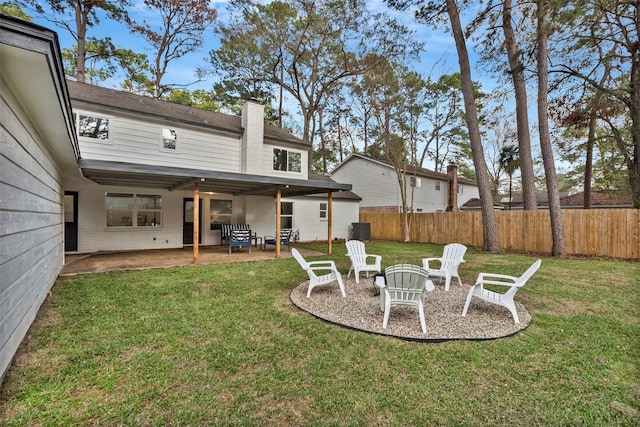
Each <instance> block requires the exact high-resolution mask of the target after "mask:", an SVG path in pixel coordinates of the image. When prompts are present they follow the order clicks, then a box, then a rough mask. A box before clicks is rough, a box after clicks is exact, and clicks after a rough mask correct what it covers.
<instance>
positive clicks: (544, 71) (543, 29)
mask: <svg viewBox="0 0 640 427" xmlns="http://www.w3.org/2000/svg"><path fill="white" fill-rule="evenodd" d="M537 6H538V11H537V13H538V40H537V47H538V54H537V58H536V59H537V62H538V64H537V71H538V127H539V132H540V150H541V151H542V161H543V162H544V175H545V179H546V182H547V195H548V196H549V214H550V215H551V234H552V236H553V245H552V247H551V255H553V256H563V255H565V253H566V247H565V240H564V226H563V224H562V209H560V194H559V192H558V180H557V177H556V166H555V162H554V160H553V148H552V147H551V137H550V135H549V117H548V115H549V110H548V104H547V92H548V85H549V69H548V57H547V55H548V52H547V31H548V30H547V23H546V10H545V7H544V6H545V0H538V2H537Z"/></svg>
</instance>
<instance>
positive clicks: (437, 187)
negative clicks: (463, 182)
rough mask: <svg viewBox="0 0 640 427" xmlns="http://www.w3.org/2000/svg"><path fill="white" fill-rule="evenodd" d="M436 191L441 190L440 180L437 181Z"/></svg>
mask: <svg viewBox="0 0 640 427" xmlns="http://www.w3.org/2000/svg"><path fill="white" fill-rule="evenodd" d="M436 191H440V181H436Z"/></svg>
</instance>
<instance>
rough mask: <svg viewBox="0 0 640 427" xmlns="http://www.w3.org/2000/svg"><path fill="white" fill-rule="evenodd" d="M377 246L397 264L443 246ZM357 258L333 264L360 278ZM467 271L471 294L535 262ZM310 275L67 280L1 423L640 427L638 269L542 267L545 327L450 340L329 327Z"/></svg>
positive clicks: (23, 354)
mask: <svg viewBox="0 0 640 427" xmlns="http://www.w3.org/2000/svg"><path fill="white" fill-rule="evenodd" d="M308 246H309V247H313V248H315V249H318V250H326V246H323V245H317V246H314V245H308ZM367 250H368V252H370V253H376V254H380V255H382V260H383V266H389V265H391V264H395V263H399V262H408V263H413V264H420V260H421V258H423V257H427V256H439V255H440V254H441V253H442V246H437V245H424V244H411V243H408V244H404V243H387V242H370V243H367ZM344 254H345V248H344V245H342V244H337V245H334V255H333V256H331V257H328V256H327V257H324V258H331V259H334V260H335V261H336V263H337V264H338V267H339V268H340V270H341V271H342V272H343V273H344V274H346V272H347V271H348V268H349V265H348V263H347V261H348V259H347V258H346V257H345V256H344ZM324 258H323V259H324ZM465 259H466V260H467V262H466V263H465V264H463V265H462V266H461V268H460V274H461V276H462V280H463V281H464V282H465V283H473V282H474V281H475V278H476V275H477V274H478V273H479V272H481V271H490V272H501V273H505V274H513V275H519V274H521V273H522V272H524V270H525V269H526V268H527V267H528V266H529V265H531V263H532V262H533V261H534V260H535V259H536V258H535V257H531V256H524V255H515V254H507V255H487V254H483V253H482V252H480V251H479V250H477V249H475V248H470V249H469V251H468V252H467V255H466V257H465ZM304 280H306V275H305V274H304V272H303V271H302V270H301V269H300V268H299V266H298V265H297V263H296V262H295V260H293V259H280V260H272V261H260V262H251V263H234V264H218V265H211V266H198V267H180V268H171V269H166V270H150V271H136V272H118V273H103V274H93V275H81V276H75V277H64V278H60V279H59V280H58V282H57V283H56V285H55V286H54V288H53V290H52V295H51V297H49V298H48V300H47V301H46V303H45V304H44V306H43V308H42V310H41V311H40V313H39V316H38V319H37V320H36V322H35V324H34V326H33V327H32V329H31V331H30V333H29V335H28V338H27V339H26V340H25V342H24V343H23V345H22V347H21V350H20V351H19V353H18V355H17V356H16V359H15V361H14V364H13V365H12V367H11V368H10V370H9V372H8V373H7V375H6V376H5V379H4V383H3V385H2V390H1V391H0V425H6V426H13V425H41V426H60V425H68V426H76V425H101V426H106V425H252V426H253V425H265V426H267V425H268V426H271V425H336V426H337V425H353V426H360V425H385V426H386V425H402V426H404V425H473V426H482V425H486V426H495V425H517V426H537V425H538V426H560V425H562V426H564V425H588V426H616V425H618V426H637V425H639V424H640V415H639V414H640V365H639V364H640V263H637V262H635V263H632V262H626V261H619V260H610V259H565V260H555V259H543V261H542V267H541V268H540V270H539V271H538V272H537V273H536V274H535V275H534V276H533V278H532V279H531V280H530V281H529V283H528V284H527V286H525V288H523V289H522V290H521V291H520V292H519V293H518V295H517V296H516V299H517V300H519V301H520V302H522V303H523V304H524V305H525V306H526V307H527V308H528V309H529V310H530V312H531V313H532V315H533V322H532V324H531V325H530V326H529V328H527V329H526V330H524V331H523V332H522V333H520V334H517V335H515V336H513V337H510V338H504V339H499V340H493V341H476V342H472V341H449V342H444V343H437V344H433V343H431V344H418V343H412V342H407V341H401V340H398V339H395V338H389V337H382V336H377V335H372V334H367V333H363V332H358V331H353V330H349V329H345V328H342V327H338V326H335V325H332V324H328V323H325V322H322V321H320V320H317V319H316V318H314V317H312V316H311V315H309V314H307V313H305V312H302V311H300V310H298V309H297V308H296V307H294V306H293V305H292V303H291V302H290V301H289V292H290V291H291V289H293V288H294V287H295V286H297V285H298V284H299V283H300V282H302V281H304ZM366 283H368V282H366ZM452 286H457V285H455V284H452ZM312 298H313V295H312ZM380 321H381V322H382V313H381V314H380ZM427 322H428V319H427Z"/></svg>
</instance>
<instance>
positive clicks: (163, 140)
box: [158, 126, 178, 153]
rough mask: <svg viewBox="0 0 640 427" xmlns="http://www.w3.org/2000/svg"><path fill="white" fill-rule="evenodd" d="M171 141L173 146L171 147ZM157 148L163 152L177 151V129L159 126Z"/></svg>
mask: <svg viewBox="0 0 640 427" xmlns="http://www.w3.org/2000/svg"><path fill="white" fill-rule="evenodd" d="M171 142H173V148H171V146H170V145H171ZM158 144H159V145H158V148H159V149H160V151H164V152H165V153H177V152H178V131H177V130H176V129H175V128H168V127H164V126H163V127H160V138H159V141H158Z"/></svg>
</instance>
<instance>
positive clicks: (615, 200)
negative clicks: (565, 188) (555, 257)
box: [462, 191, 633, 209]
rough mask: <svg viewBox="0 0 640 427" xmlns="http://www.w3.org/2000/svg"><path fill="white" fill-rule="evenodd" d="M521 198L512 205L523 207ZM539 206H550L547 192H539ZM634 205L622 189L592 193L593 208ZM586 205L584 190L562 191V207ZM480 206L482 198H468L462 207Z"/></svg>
mask: <svg viewBox="0 0 640 427" xmlns="http://www.w3.org/2000/svg"><path fill="white" fill-rule="evenodd" d="M518 196H519V200H518V201H516V200H515V195H514V201H513V203H512V207H514V208H516V209H522V195H518ZM537 198H538V207H539V208H544V209H547V208H548V207H549V203H548V201H547V200H548V197H547V193H538V194H537ZM632 205H633V203H632V200H631V195H629V194H628V193H625V192H622V191H611V192H606V193H596V192H593V193H591V207H592V208H602V207H618V208H625V207H631V206H632ZM494 206H495V207H496V208H497V209H501V208H505V209H508V208H509V202H506V203H500V202H494ZM583 206H584V192H581V193H576V194H572V195H567V192H561V193H560V207H563V208H581V207H583ZM479 207H480V199H478V198H473V199H470V200H468V201H467V202H466V203H465V204H464V205H462V208H463V209H464V208H467V209H472V208H479Z"/></svg>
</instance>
